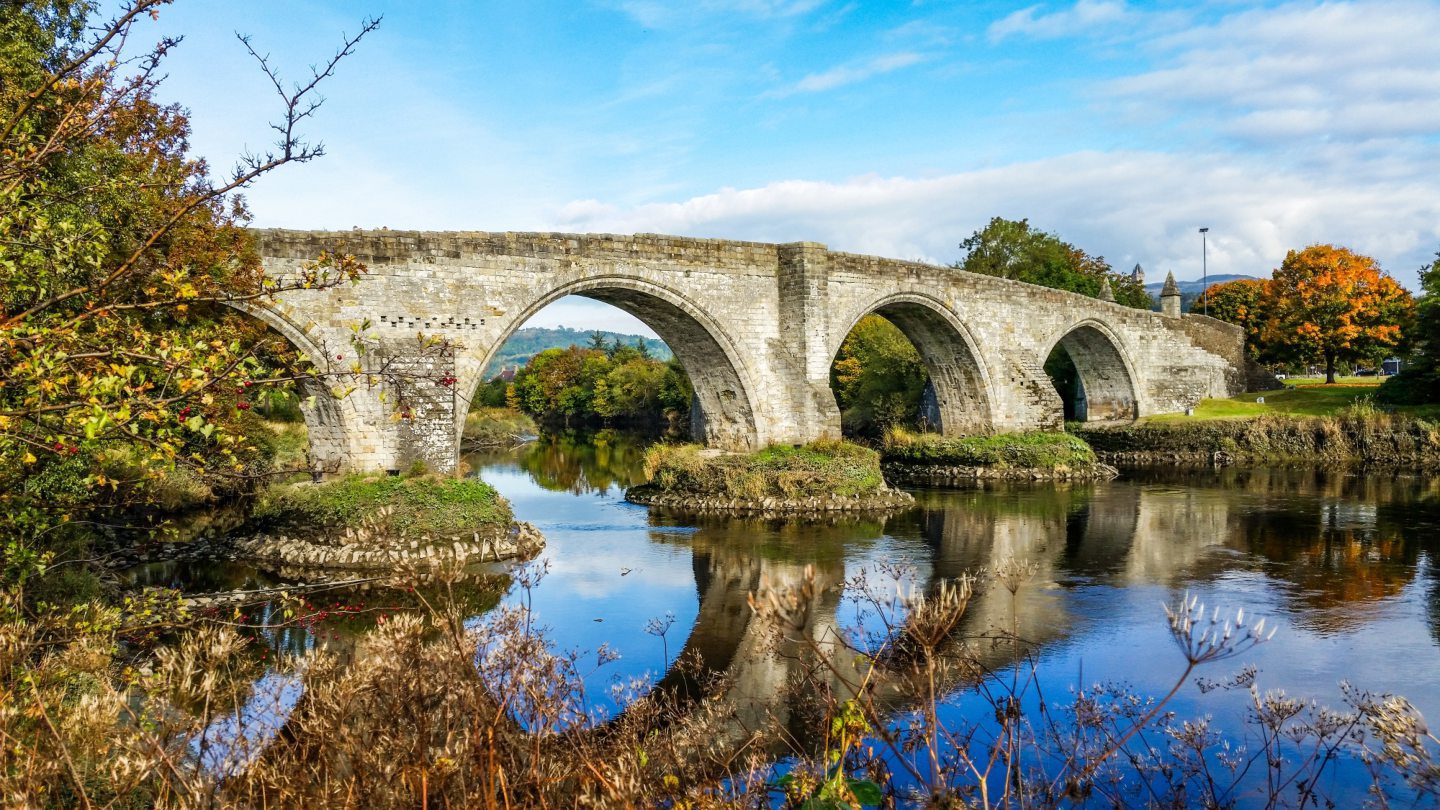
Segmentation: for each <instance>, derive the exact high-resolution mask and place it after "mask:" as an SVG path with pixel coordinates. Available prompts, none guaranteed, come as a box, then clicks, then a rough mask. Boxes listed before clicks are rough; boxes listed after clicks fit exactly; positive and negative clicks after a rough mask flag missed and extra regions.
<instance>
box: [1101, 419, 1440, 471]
mask: <svg viewBox="0 0 1440 810" xmlns="http://www.w3.org/2000/svg"><path fill="white" fill-rule="evenodd" d="M1076 435H1078V436H1079V437H1080V438H1083V439H1084V440H1085V441H1087V442H1089V443H1090V446H1091V447H1093V448H1094V449H1095V452H1096V454H1097V456H1098V457H1099V458H1100V459H1101V460H1103V461H1105V462H1108V463H1111V464H1133V465H1153V464H1246V465H1273V464H1317V463H1324V464H1336V463H1347V464H1359V465H1366V466H1377V467H1395V468H1407V469H1416V470H1430V471H1434V470H1440V423H1436V422H1431V421H1428V420H1424V419H1414V418H1411V417H1407V416H1401V415H1394V414H1384V413H1374V414H1359V413H1348V414H1343V415H1340V416H1316V417H1293V416H1262V417H1257V418H1255V419H1243V420H1238V419H1237V420H1210V421H1205V422H1195V423H1191V424H1186V423H1176V422H1166V423H1154V424H1138V425H1127V426H1122V427H1106V428H1081V429H1079V430H1077V431H1076Z"/></svg>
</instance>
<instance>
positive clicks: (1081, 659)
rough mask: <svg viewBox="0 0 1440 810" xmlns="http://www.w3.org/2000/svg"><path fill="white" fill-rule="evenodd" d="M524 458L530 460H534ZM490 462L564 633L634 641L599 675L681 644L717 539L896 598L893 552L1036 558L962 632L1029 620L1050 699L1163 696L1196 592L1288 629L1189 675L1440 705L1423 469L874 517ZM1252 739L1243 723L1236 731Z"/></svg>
mask: <svg viewBox="0 0 1440 810" xmlns="http://www.w3.org/2000/svg"><path fill="white" fill-rule="evenodd" d="M543 452H551V451H542V455H543ZM574 457H575V453H574V449H573V447H572V448H570V449H569V450H568V451H567V453H566V454H565V459H566V460H567V463H569V464H571V465H572V466H573V465H574V464H575V461H574ZM524 466H526V467H531V468H533V467H534V462H533V459H532V462H531V463H530V464H527V465H524ZM482 474H483V476H484V477H485V478H486V479H487V480H489V481H491V482H492V483H494V484H495V485H496V487H497V488H499V489H500V491H501V492H502V493H504V494H505V495H506V497H508V498H510V500H511V501H512V503H513V504H514V507H515V512H516V514H517V516H518V517H520V518H521V519H525V520H530V521H532V522H534V523H536V524H537V525H538V526H539V527H540V529H541V530H542V531H543V532H544V533H545V535H546V537H547V541H548V544H549V545H548V547H547V549H546V551H545V555H544V556H545V557H546V558H547V559H549V560H550V565H551V572H550V574H549V576H548V577H547V579H546V580H545V581H544V582H543V583H542V584H541V585H540V586H539V587H538V588H536V589H535V590H534V592H533V594H531V595H530V598H531V599H532V600H533V605H534V607H535V610H536V612H537V614H538V616H539V619H540V621H541V622H542V623H544V624H545V625H547V626H548V627H549V628H550V633H551V635H552V637H553V639H554V641H555V643H556V646H557V648H560V649H571V648H578V649H586V650H593V649H595V648H596V647H597V646H598V645H599V644H600V643H601V642H607V643H609V644H610V645H612V646H613V647H615V648H616V649H617V650H618V651H619V652H620V653H621V654H622V656H623V659H622V660H621V661H619V662H617V663H616V664H614V665H612V667H611V668H610V670H609V672H607V673H605V674H604V675H603V677H604V678H605V679H607V680H608V679H609V678H620V677H629V676H631V675H634V674H640V673H648V674H650V675H651V676H652V677H657V676H658V675H659V674H661V672H662V670H663V664H662V660H661V648H662V645H661V642H660V640H659V639H658V638H656V637H654V636H653V635H650V634H647V633H646V632H645V628H646V626H647V623H650V622H651V621H652V620H654V619H656V618H660V617H665V616H666V615H667V614H673V616H674V619H675V621H674V625H673V627H672V629H671V630H670V632H669V636H668V638H667V644H666V645H665V646H666V647H668V652H669V656H670V658H671V659H673V658H674V657H675V656H676V655H677V654H678V653H679V652H680V649H681V648H682V647H683V645H684V643H685V638H686V636H687V635H689V634H690V633H691V632H692V631H691V629H690V628H691V625H692V624H693V623H694V622H695V620H696V617H697V615H699V613H700V598H701V597H700V591H701V590H702V588H703V585H702V581H703V579H704V576H705V575H704V573H703V571H702V569H703V568H704V567H705V566H706V565H707V564H709V565H714V564H715V561H716V560H723V559H724V557H725V555H726V553H729V554H730V555H732V556H739V557H745V556H747V555H749V556H758V557H763V558H766V559H767V560H768V561H769V568H768V569H767V570H771V571H783V570H787V568H788V570H792V571H796V570H800V569H801V568H802V567H803V566H805V565H807V564H808V565H811V566H813V567H814V568H815V570H817V572H818V575H819V577H820V578H821V579H822V580H823V581H824V582H826V583H828V584H830V585H833V586H838V585H839V584H840V583H843V582H845V581H848V580H849V579H850V578H852V577H854V576H856V575H857V574H859V573H861V572H862V571H868V572H870V573H871V574H872V581H873V582H875V583H877V585H878V588H877V589H878V590H881V591H883V592H885V593H886V595H888V594H893V592H894V584H893V583H890V582H889V581H888V580H887V579H886V578H885V576H884V575H876V571H877V570H878V569H879V568H880V567H881V566H882V565H888V566H897V565H898V566H902V567H908V568H909V570H911V571H912V573H913V577H914V579H915V581H917V582H920V583H923V582H925V581H927V580H929V579H930V578H931V577H932V576H939V577H953V576H956V575H959V574H961V573H963V572H965V571H973V570H976V569H979V568H984V567H987V566H990V565H994V564H995V563H996V562H998V561H999V560H1000V559H1002V558H1004V557H1006V556H1014V557H1017V558H1022V559H1033V560H1036V561H1037V562H1039V563H1040V571H1039V572H1038V573H1037V575H1036V576H1035V578H1034V580H1033V581H1032V582H1031V583H1029V584H1028V585H1026V586H1025V587H1024V588H1022V590H1021V594H1020V596H1019V597H1017V598H1016V599H1015V600H1013V602H1012V601H1011V599H1010V596H1009V593H1008V592H1006V591H1004V590H1003V589H1001V588H998V587H997V586H992V587H991V588H990V591H989V592H988V593H982V594H981V595H979V596H977V597H976V599H975V600H974V602H973V603H972V606H971V615H969V616H967V622H966V625H965V628H964V629H965V631H966V632H969V633H978V632H983V631H985V630H988V629H992V628H994V627H997V626H1010V625H1011V623H1012V622H1015V621H1017V620H1018V624H1019V630H1020V633H1021V635H1022V636H1024V637H1026V638H1028V639H1032V640H1034V641H1035V642H1036V643H1037V644H1038V646H1037V647H1036V648H1035V651H1036V652H1037V654H1038V661H1039V668H1038V671H1039V686H1040V688H1041V690H1042V692H1043V693H1044V694H1045V695H1046V696H1047V699H1048V700H1050V701H1052V702H1053V701H1059V702H1062V703H1063V702H1068V701H1069V700H1070V699H1071V697H1070V696H1071V694H1072V690H1073V689H1075V688H1077V687H1079V686H1082V685H1083V686H1084V687H1086V688H1088V687H1089V686H1090V685H1092V684H1096V683H1113V684H1124V685H1126V686H1128V687H1129V688H1131V689H1133V690H1134V691H1135V692H1137V693H1139V694H1147V695H1161V694H1164V693H1165V692H1167V691H1168V690H1169V689H1170V687H1171V686H1172V685H1173V684H1174V682H1175V679H1176V678H1177V677H1178V676H1179V674H1180V673H1181V672H1182V671H1183V669H1184V659H1183V657H1182V656H1181V654H1180V653H1179V651H1178V650H1177V649H1176V648H1175V646H1174V644H1173V642H1172V640H1171V639H1170V637H1169V635H1168V631H1167V629H1166V625H1165V622H1164V619H1163V612H1162V610H1161V607H1160V605H1161V603H1162V602H1165V601H1169V600H1174V599H1175V598H1177V597H1178V596H1179V594H1181V593H1184V592H1186V591H1189V592H1191V593H1193V594H1195V595H1197V596H1198V597H1199V598H1200V599H1201V600H1202V601H1205V602H1206V603H1208V604H1211V605H1218V606H1221V607H1222V609H1224V610H1230V611H1233V610H1234V609H1236V608H1240V607H1243V608H1245V610H1246V611H1247V613H1249V614H1250V615H1251V616H1266V617H1269V621H1270V622H1271V623H1275V624H1277V625H1278V627H1279V631H1278V632H1277V634H1276V635H1275V638H1274V639H1273V640H1272V641H1271V642H1269V643H1267V644H1265V645H1263V646H1261V647H1258V648H1256V649H1254V650H1252V651H1251V652H1250V653H1248V654H1246V655H1245V656H1243V657H1241V658H1238V659H1234V660H1230V661H1226V662H1221V663H1218V664H1215V665H1212V666H1209V667H1206V668H1203V669H1202V670H1200V671H1198V672H1197V673H1196V676H1203V677H1205V678H1207V679H1210V680H1213V681H1224V680H1226V679H1227V678H1228V677H1229V676H1231V675H1233V674H1235V673H1236V672H1238V671H1239V670H1240V669H1241V667H1243V666H1245V665H1247V664H1253V665H1254V666H1255V667H1256V668H1257V670H1258V678H1257V681H1256V683H1257V685H1258V687H1259V688H1260V689H1261V690H1262V691H1265V690H1270V689H1284V690H1285V691H1287V692H1288V693H1290V694H1292V695H1294V696H1298V697H1306V698H1314V699H1315V700H1317V701H1318V702H1319V703H1320V704H1322V705H1323V704H1328V705H1331V706H1335V707H1340V706H1341V704H1342V691H1341V686H1340V684H1341V683H1342V682H1350V683H1353V684H1354V685H1356V686H1358V687H1360V688H1362V689H1366V690H1370V691H1372V692H1377V693H1383V692H1391V693H1398V694H1403V695H1406V696H1407V697H1409V698H1410V700H1411V701H1412V702H1413V703H1414V704H1415V705H1416V706H1417V707H1418V708H1419V709H1420V710H1421V711H1422V712H1424V711H1425V710H1426V709H1435V710H1437V711H1440V683H1437V682H1436V681H1435V679H1434V678H1433V676H1432V675H1433V673H1434V672H1435V671H1437V668H1440V652H1437V647H1436V641H1435V638H1436V635H1437V633H1436V631H1435V629H1434V628H1435V625H1436V623H1437V618H1440V617H1437V614H1440V609H1437V608H1436V607H1435V606H1436V604H1437V603H1440V599H1437V594H1436V584H1435V583H1436V581H1437V578H1436V576H1435V574H1434V572H1433V569H1432V566H1431V564H1430V559H1431V555H1433V553H1434V551H1435V540H1436V538H1434V537H1433V533H1432V532H1429V531H1427V528H1428V527H1431V526H1433V525H1435V523H1436V518H1437V516H1440V508H1437V506H1436V504H1437V503H1440V500H1437V497H1436V493H1435V492H1432V491H1431V488H1430V485H1428V484H1424V483H1422V482H1411V485H1409V486H1405V485H1400V486H1395V485H1394V484H1393V482H1391V483H1390V484H1388V485H1387V484H1384V483H1377V482H1375V481H1373V480H1370V479H1364V478H1358V479H1357V478H1355V477H1353V476H1350V477H1341V476H1327V475H1325V474H1323V473H1309V474H1307V473H1302V472H1294V471H1291V472H1288V473H1274V472H1265V473H1258V472H1257V473H1250V474H1244V475H1238V477H1237V474H1236V473H1233V472H1232V473H1218V474H1207V473H1198V474H1182V473H1173V474H1168V475H1167V474H1163V473H1150V474H1143V475H1139V476H1137V477H1138V478H1139V479H1140V480H1131V481H1118V482H1114V483H1111V484H1101V485H1096V486H1078V487H1029V488H1026V487H1020V488H1010V489H999V490H994V491H974V492H921V493H917V495H918V497H919V508H917V509H916V510H912V511H911V512H910V513H907V514H905V515H901V516H898V517H896V518H893V519H891V520H889V521H888V522H886V523H885V524H884V525H883V526H882V525H880V524H870V525H864V524H860V525H851V526H848V527H845V526H841V527H795V526H789V527H787V526H783V525H781V524H778V523H767V522H764V521H741V520H735V521H725V520H722V519H704V520H694V521H686V520H677V519H674V518H666V517H665V516H663V515H662V516H653V515H651V514H649V513H648V511H647V510H644V509H641V508H638V507H633V506H628V505H626V504H625V503H624V502H623V500H621V494H622V489H621V486H623V484H625V483H628V481H627V480H626V475H625V474H624V473H621V474H619V475H618V476H616V475H611V476H606V475H603V474H600V473H596V472H594V471H591V472H590V475H592V476H593V477H595V478H597V479H601V480H604V481H605V482H606V484H607V487H606V491H604V492H598V491H593V489H592V490H591V491H586V490H587V487H586V486H585V485H584V484H583V482H582V483H581V484H580V485H579V486H576V485H575V484H574V483H573V482H572V483H570V484H568V485H567V481H571V479H567V478H565V476H564V475H560V476H556V475H553V474H552V475H550V476H549V477H545V476H541V477H540V478H541V479H542V483H543V485H542V483H537V480H536V477H535V476H534V471H533V469H531V470H529V471H525V472H522V465H519V464H515V463H512V462H509V461H499V462H496V463H492V464H490V465H485V466H484V467H483V470H482ZM1227 475H1228V476H1229V478H1228V480H1227V478H1226V476H1227ZM611 483H615V484H619V485H620V486H608V485H609V484H611ZM577 490H578V491H577ZM727 549H728V552H727V551H726V550H727ZM707 561H708V562H707ZM851 595H852V596H853V594H851ZM507 598H508V599H509V600H511V601H512V602H514V601H518V600H519V599H521V598H522V597H521V595H520V594H518V593H513V592H512V594H511V595H510V596H509V597H507ZM712 598H714V597H713V596H712ZM742 604H743V603H742ZM597 619H599V620H600V621H596V620H597ZM833 619H834V620H835V621H836V622H838V623H839V624H841V625H847V624H855V623H857V622H862V621H863V622H865V623H867V624H868V625H869V627H870V629H874V627H875V626H876V622H875V619H874V617H873V616H869V617H866V616H864V615H863V614H861V613H859V612H857V606H856V604H855V603H854V602H853V601H842V602H841V603H840V604H839V607H838V609H837V610H836V615H835V616H834V617H833ZM694 632H696V633H700V632H703V628H699V629H697V630H695V631H694ZM1194 680H1195V678H1194V676H1192V678H1191V683H1189V684H1187V686H1186V687H1185V688H1183V689H1182V690H1181V692H1180V693H1179V695H1178V696H1177V698H1176V700H1175V702H1174V703H1173V704H1172V708H1173V709H1174V710H1175V711H1176V712H1177V714H1178V715H1179V716H1181V717H1205V716H1210V717H1213V718H1214V719H1215V721H1216V723H1217V726H1218V727H1222V728H1226V729H1243V728H1244V727H1245V721H1246V718H1247V717H1248V716H1249V714H1250V710H1249V700H1250V698H1249V695H1248V693H1247V691H1246V690H1244V689H1235V690H1214V691H1211V692H1209V693H1208V694H1202V693H1201V691H1200V689H1198V688H1197V687H1196V686H1195V685H1194ZM597 685H598V684H597ZM975 709H976V706H975V705H974V698H973V697H971V698H965V697H963V696H961V697H960V698H959V699H958V700H957V702H956V705H955V706H953V707H951V709H950V710H949V713H950V719H951V720H952V721H957V722H958V721H960V720H962V719H965V720H971V721H973V720H975V715H974V713H975ZM987 711H988V710H987ZM985 713H986V712H981V716H982V720H983V715H984V714H985ZM1244 741H1245V737H1244V733H1243V732H1241V733H1240V735H1239V736H1238V737H1237V738H1236V742H1242V743H1243V742H1244ZM1252 742H1253V741H1252ZM1350 767H1358V766H1355V765H1354V763H1351V764H1350V765H1347V766H1345V768H1350ZM1337 774H1338V775H1335V776H1332V777H1331V779H1332V782H1333V783H1332V785H1331V792H1332V794H1333V795H1334V796H1336V797H1339V798H1342V799H1343V798H1345V797H1346V796H1349V792H1348V791H1350V790H1351V788H1350V785H1352V784H1358V782H1355V781H1350V780H1348V779H1347V778H1346V774H1345V769H1344V768H1342V769H1341V771H1339V772H1337ZM1351 775H1353V774H1351ZM1350 798H1353V799H1355V800H1357V801H1358V800H1360V799H1362V798H1363V796H1361V795H1360V794H1355V795H1354V796H1350Z"/></svg>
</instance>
